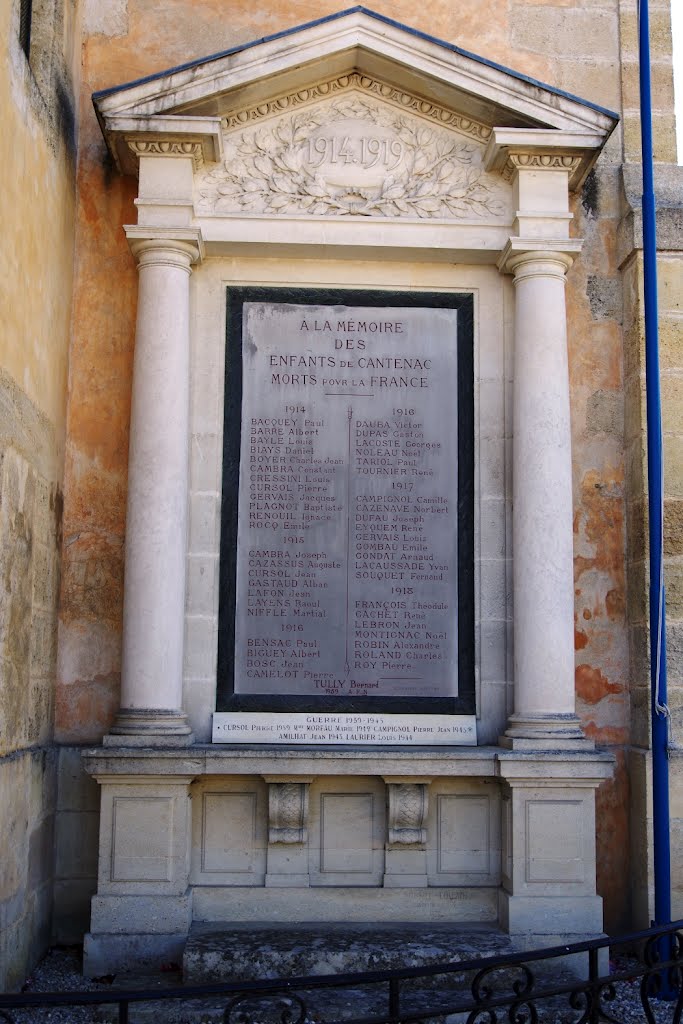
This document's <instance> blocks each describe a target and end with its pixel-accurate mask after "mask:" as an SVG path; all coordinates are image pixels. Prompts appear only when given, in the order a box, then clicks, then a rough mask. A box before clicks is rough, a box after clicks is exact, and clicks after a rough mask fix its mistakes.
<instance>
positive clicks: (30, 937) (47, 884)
mask: <svg viewBox="0 0 683 1024" xmlns="http://www.w3.org/2000/svg"><path fill="white" fill-rule="evenodd" d="M33 9H34V18H33V34H32V45H31V48H30V51H29V55H28V58H27V56H26V54H25V52H24V50H23V49H22V46H21V45H20V41H19V3H18V0H17V2H14V0H12V2H11V3H9V4H3V5H2V12H1V13H0V45H1V46H2V51H3V54H4V56H5V59H4V60H3V64H2V72H1V73H0V109H2V112H3V130H2V134H1V137H0V162H1V163H2V167H3V172H4V175H3V188H2V191H1V192H0V222H1V223H2V225H3V245H2V255H1V257H0V259H1V261H2V272H1V273H0V307H1V308H2V310H3V330H2V336H1V339H0V989H4V988H6V987H7V988H11V987H14V986H17V985H19V984H20V983H21V981H22V979H23V977H24V976H25V974H26V972H27V970H28V969H30V967H31V966H32V964H33V963H34V962H35V960H36V959H37V957H38V956H39V955H40V954H41V953H42V951H43V950H44V949H45V947H46V945H47V943H48V942H49V941H50V937H51V923H52V879H53V841H54V826H55V807H56V790H57V760H58V756H57V752H56V750H55V749H54V747H53V746H52V745H51V744H52V733H53V716H54V677H55V669H56V652H57V599H58V590H59V549H60V546H61V527H62V492H61V483H62V466H63V452H64V429H65V408H66V386H67V356H68V344H69V328H70V312H71V289H72V266H73V228H74V181H75V177H74V172H75V147H76V136H75V121H74V113H73V110H74V73H73V72H74V63H75V62H76V61H77V60H78V56H79V53H78V47H77V46H76V45H75V41H76V38H77V35H78V25H77V20H78V19H77V16H78V5H77V3H76V2H74V0H63V2H57V0H54V2H44V3H42V4H35V3H34V5H33Z"/></svg>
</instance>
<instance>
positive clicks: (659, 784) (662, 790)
mask: <svg viewBox="0 0 683 1024" xmlns="http://www.w3.org/2000/svg"><path fill="white" fill-rule="evenodd" d="M638 30H639V49H640V121H641V140H642V164H643V204H642V208H643V264H644V289H645V391H646V398H647V481H648V508H649V516H650V676H651V714H652V817H653V839H654V885H655V919H654V923H655V924H658V925H659V924H670V922H671V852H670V845H669V760H668V758H669V742H668V732H669V709H668V707H667V704H666V604H665V596H664V572H663V560H662V547H663V539H664V537H663V535H664V472H663V459H662V408H661V397H660V388H659V339H658V332H657V233H656V221H655V189H654V164H653V156H652V95H651V90H650V26H649V17H648V5H647V0H640V3H639V5H638ZM660 994H661V995H665V993H664V992H662V993H660Z"/></svg>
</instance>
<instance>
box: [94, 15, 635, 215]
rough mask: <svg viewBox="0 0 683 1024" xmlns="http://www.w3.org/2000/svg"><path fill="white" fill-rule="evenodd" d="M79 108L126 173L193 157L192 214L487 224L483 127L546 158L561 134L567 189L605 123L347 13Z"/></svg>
mask: <svg viewBox="0 0 683 1024" xmlns="http://www.w3.org/2000/svg"><path fill="white" fill-rule="evenodd" d="M93 99H94V103H95V109H96V111H97V115H98V118H99V120H100V123H101V125H102V129H103V132H104V135H105V138H106V140H107V143H108V145H109V147H110V149H111V152H112V154H113V156H114V158H115V160H116V162H117V164H118V166H119V167H120V169H121V170H122V171H123V172H124V173H136V172H137V162H138V159H139V157H140V156H141V155H150V154H155V153H156V154H164V153H165V154H169V155H173V154H177V155H190V156H192V158H193V161H194V167H195V172H196V176H197V182H196V185H197V199H196V202H197V207H198V210H199V209H201V210H202V211H203V212H204V215H207V214H208V215H215V214H219V213H224V214H227V215H232V214H235V213H242V214H245V213H249V212H251V213H268V214H272V213H276V212H282V213H287V214H297V213H312V212H313V211H315V212H316V213H324V214H326V215H340V216H348V215H365V216H367V215H372V216H376V217H399V216H406V217H408V216H415V217H419V218H425V217H426V218H434V217H438V218H440V219H446V220H448V219H453V218H457V219H462V218H467V219H475V220H476V219H477V218H479V217H481V216H482V215H485V216H486V218H487V219H488V220H492V219H493V220H496V219H498V217H499V216H500V215H502V213H503V211H502V207H501V206H500V204H501V203H502V204H504V205H505V203H506V199H505V196H504V194H503V193H502V192H501V178H504V177H505V166H506V160H507V156H508V150H509V146H508V147H507V149H506V154H505V160H501V154H500V152H499V148H500V147H497V144H496V139H495V137H494V136H495V132H496V130H501V129H506V130H511V131H512V132H513V133H515V132H517V133H523V134H524V135H525V137H529V138H527V139H526V151H527V158H528V156H529V152H530V151H531V152H532V157H533V145H534V136H536V135H537V134H538V135H539V136H540V135H542V136H543V137H544V142H545V143H546V145H545V149H547V142H548V138H549V136H559V135H560V134H562V137H563V139H564V143H565V145H564V148H559V149H557V146H558V138H557V137H555V138H553V140H552V142H553V146H554V147H555V149H556V150H557V153H558V158H562V159H565V161H570V163H569V164H566V166H568V167H569V169H570V171H571V179H570V180H571V184H572V186H573V187H576V186H577V185H578V184H579V183H580V181H581V180H582V179H583V178H584V177H585V174H586V173H587V172H588V170H589V168H590V166H591V165H592V162H593V161H594V159H595V158H596V156H597V153H598V152H599V150H600V149H601V148H602V145H604V142H605V141H606V139H607V137H608V136H609V134H610V132H611V131H612V129H613V128H614V126H615V124H616V121H617V117H616V115H614V114H612V113H610V112H609V111H606V110H603V109H602V108H600V107H597V106H595V105H594V104H591V103H588V102H586V101H584V100H580V99H578V98H577V97H574V96H570V95H568V94H566V93H563V92H561V91H559V90H556V89H553V88H551V87H549V86H545V85H543V84H542V83H539V82H536V81H533V80H532V79H529V78H527V77H525V76H524V75H521V74H519V73H517V72H515V71H512V70H510V69H508V68H503V67H501V66H499V65H496V64H493V63H491V62H490V61H487V60H486V59H484V58H482V57H478V56H476V55H474V54H471V53H468V52H466V51H464V50H461V49H459V48H458V47H456V46H453V45H452V44H449V43H444V42H441V41H439V40H437V39H433V38H432V37H430V36H426V35H424V34H423V33H420V32H416V31H414V30H412V29H409V28H407V27H405V26H403V25H400V24H399V23H397V22H395V21H393V20H391V19H388V18H385V17H383V16H381V15H378V14H375V13H373V12H371V11H366V10H365V9H363V8H361V7H355V8H352V9H350V10H348V11H344V12H341V13H339V14H337V15H332V16H329V17H326V18H322V19H320V20H319V21H316V22H311V23H309V24H307V25H303V26H300V27H298V28H295V29H291V30H289V31H287V32H283V33H279V34H278V35H275V36H272V37H270V38H266V39H263V40H259V41H257V42H255V43H252V44H248V45H245V46H241V47H237V48H235V49H234V50H229V51H225V52H223V53H219V54H215V55H213V56H211V57H207V58H205V59H203V60H198V61H194V62H192V63H189V64H187V65H184V66H182V67H179V68H173V69H171V70H169V71H166V72H161V73H159V74H156V75H152V76H150V77H149V78H146V79H142V80H140V81H138V82H132V83H129V84H126V85H123V86H116V87H115V88H112V89H109V90H104V91H102V92H99V93H96V94H95V96H94V97H93ZM501 172H503V173H502V174H501ZM409 174H411V175H412V178H411V184H410V187H407V185H406V182H407V178H408V175H409Z"/></svg>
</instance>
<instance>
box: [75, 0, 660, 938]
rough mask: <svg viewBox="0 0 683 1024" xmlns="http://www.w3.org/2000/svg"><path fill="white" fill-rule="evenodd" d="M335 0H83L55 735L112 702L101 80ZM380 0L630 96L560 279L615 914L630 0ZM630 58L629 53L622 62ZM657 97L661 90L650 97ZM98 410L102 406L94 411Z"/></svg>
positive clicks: (545, 71) (120, 508)
mask: <svg viewBox="0 0 683 1024" xmlns="http://www.w3.org/2000/svg"><path fill="white" fill-rule="evenodd" d="M340 6H342V5H340V4H337V3H335V2H334V0H318V2H316V3H315V4H313V3H310V2H290V3H277V4H275V3H274V4H269V5H266V6H265V7H256V8H254V7H253V6H252V5H249V4H246V3H242V2H241V0H230V2H228V3H227V4H226V2H225V0H202V2H201V3H197V2H196V0H174V2H173V3H170V4H166V5H164V7H163V9H160V8H159V5H155V4H151V3H149V2H148V0H115V2H114V0H112V2H109V3H107V4H101V3H100V2H99V0H88V2H87V4H86V9H85V13H84V39H83V62H84V63H83V88H82V91H81V98H80V104H79V114H78V117H79V124H80V131H81V146H80V150H79V165H78V183H79V186H78V187H79V202H78V209H77V261H76V281H75V293H74V303H75V307H74V308H75V315H74V341H73V349H72V356H71V367H70V397H69V414H68V441H67V448H66V465H65V521H64V537H65V543H64V557H63V582H62V595H61V608H60V645H59V667H58V685H57V694H56V728H57V735H58V737H59V738H60V740H61V741H62V742H65V743H82V742H90V741H95V740H97V739H99V737H100V736H101V735H102V734H103V732H105V731H106V729H107V727H108V725H109V723H110V722H111V720H112V717H113V715H114V712H115V710H116V707H117V704H118V687H119V672H120V633H121V596H122V575H123V568H122V561H123V537H124V528H125V497H126V464H127V448H128V421H129V405H130V371H131V365H132V350H133V339H134V316H135V294H136V272H135V269H134V265H133V260H132V258H131V256H130V254H129V252H128V248H127V245H126V241H125V238H124V235H123V232H122V230H121V224H124V223H133V222H134V221H135V208H134V206H133V198H134V196H135V191H136V184H135V182H133V181H132V180H126V179H122V178H121V177H120V176H119V175H118V174H117V172H116V171H115V170H114V169H113V168H112V166H111V164H110V162H109V160H108V158H107V156H106V152H105V147H104V143H103V140H102V137H101V134H100V131H99V128H98V126H97V123H96V120H95V117H94V114H93V111H92V106H91V100H90V94H91V92H92V91H93V90H96V89H101V88H105V87H108V86H112V85H116V84H119V83H122V82H125V81H129V80H131V79H134V78H137V77H139V76H142V75H145V74H148V73H150V72H154V71H159V70H162V69H164V68H167V67H169V66H171V65H173V64H177V63H182V62H185V61H187V60H190V59H192V58H195V57H201V56H203V55H206V54H208V53H212V52H216V51H218V50H220V49H225V48H228V47H231V46H234V45H236V44H239V43H242V42H246V41H249V40H252V39H255V38H258V37H261V36H263V35H265V34H269V33H273V32H276V31H278V30H282V29H286V28H289V27H292V26H293V25H295V24H299V23H302V22H304V21H307V20H310V19H314V18H317V17H320V16H323V15H325V14H328V13H332V12H333V11H335V10H337V9H338V8H339V7H340ZM372 6H373V7H374V9H376V10H377V11H378V12H380V13H383V14H386V15H388V16H390V17H392V18H395V19H397V20H399V21H403V22H405V23H407V24H409V25H413V26H415V27H416V28H418V29H422V30H423V31H426V32H428V33H431V34H433V35H436V36H438V37H441V38H443V39H447V40H452V41H453V42H455V43H457V44H458V45H460V46H462V47H465V48H467V49H470V50H472V51H474V52H476V53H479V54H483V55H485V56H486V57H488V58H490V59H492V60H495V61H499V62H501V63H503V64H506V65H509V66H511V67H513V68H515V69H517V70H520V71H522V72H525V73H526V74H528V75H531V76H533V77H536V78H539V79H541V80H542V81H545V82H548V83H550V84H552V85H555V86H558V87H560V88H562V89H566V90H568V91H571V92H574V93H576V94H578V95H580V96H583V97H585V98H586V99H589V100H592V101H594V102H596V103H599V104H602V105H604V106H607V107H609V108H611V109H615V110H620V109H621V107H622V99H623V106H624V108H625V110H626V116H625V119H624V129H625V132H626V136H625V139H624V135H623V134H622V129H621V128H619V129H618V130H617V132H616V133H615V136H614V137H613V138H612V140H611V141H610V143H609V145H608V148H607V150H606V151H605V153H604V154H603V156H602V158H601V161H600V164H599V168H598V170H597V172H596V174H595V175H594V176H593V177H592V178H591V179H590V180H589V182H588V183H587V185H586V188H585V189H584V192H583V194H582V195H581V196H579V197H577V199H576V203H575V208H574V215H575V222H574V232H575V233H576V235H578V236H581V237H584V238H585V239H586V243H585V247H584V253H583V255H582V257H581V259H580V260H579V261H578V262H577V264H576V265H575V267H574V268H573V269H572V271H571V272H570V275H569V284H568V305H569V316H570V372H571V385H572V415H573V420H572V425H573V441H574V502H575V510H576V519H575V526H576V537H575V539H576V570H575V576H576V598H577V603H576V611H577V625H576V648H577V694H578V707H579V712H580V714H581V716H582V719H583V722H584V724H585V727H586V730H587V732H588V733H589V734H590V735H591V736H593V737H594V738H595V739H596V741H597V742H598V743H599V744H601V745H608V746H610V747H611V748H613V749H614V750H615V752H616V753H617V772H616V774H615V778H614V780H613V781H612V782H611V783H608V784H606V785H605V786H604V787H603V788H602V789H601V791H600V794H599V798H598V800H599V803H598V815H599V818H598V820H599V822H600V827H599V851H598V864H599V879H600V883H599V887H600V891H601V892H602V893H603V894H604V896H605V898H606V911H607V922H608V925H609V926H610V927H619V926H621V925H623V924H625V923H626V922H627V920H628V916H629V912H630V900H629V886H628V881H627V879H628V871H629V852H628V843H627V835H628V812H627V800H628V788H629V782H628V776H627V769H626V762H627V751H628V746H629V742H630V727H631V726H630V721H631V719H630V711H629V704H630V696H629V682H630V677H629V646H628V632H627V593H626V573H625V562H624V554H625V545H626V528H625V510H626V506H625V487H626V482H625V481H626V478H627V471H626V460H625V449H624V426H623V424H624V406H623V392H622V389H623V383H624V368H623V358H622V345H623V339H622V323H621V321H622V308H623V304H622V295H621V289H622V283H621V277H620V272H619V259H618V257H617V247H616V238H617V226H618V223H619V218H620V215H621V213H620V209H619V206H618V195H619V190H618V181H619V166H620V164H621V161H622V160H623V159H624V157H626V158H627V159H630V160H633V159H636V158H637V155H638V150H637V139H636V138H635V136H634V131H635V127H634V125H635V122H636V115H635V106H636V103H637V96H636V93H635V92H634V88H635V87H636V86H635V85H634V82H636V81H637V74H636V72H637V69H636V65H635V53H636V51H635V45H636V44H635V37H634V35H633V27H634V23H635V10H636V7H635V0H633V2H631V0H624V2H622V3H619V0H595V2H592V3H591V4H590V5H586V4H585V2H583V0H557V2H534V0H512V2H508V0H490V3H489V4H488V5H487V7H486V9H485V13H484V12H483V10H482V7H481V4H480V3H479V2H478V0H465V2H463V3H460V4H458V5H455V6H454V5H452V4H447V3H444V2H441V0H435V2H432V3H430V4H428V5H424V6H423V7H419V6H418V7H416V6H415V5H414V4H411V3H408V2H407V0H392V2H390V3H389V2H385V0H375V2H373V4H372ZM652 11H653V44H654V49H653V56H654V62H655V75H656V80H657V81H658V82H659V83H660V84H659V86H658V87H657V90H656V95H657V97H658V100H657V101H658V102H661V105H662V110H661V111H658V112H656V118H655V123H656V129H657V155H658V158H659V159H662V160H671V159H673V156H672V153H673V149H672V147H673V134H672V132H673V128H672V115H671V113H670V106H669V104H670V95H671V72H670V58H669V53H670V38H669V30H668V20H667V19H668V13H667V11H668V0H657V2H656V3H654V4H653V5H652ZM622 58H623V60H624V64H623V65H620V60H621V59H622ZM660 97H661V101H660V99H659V98H660ZM104 409H106V415H103V410H104Z"/></svg>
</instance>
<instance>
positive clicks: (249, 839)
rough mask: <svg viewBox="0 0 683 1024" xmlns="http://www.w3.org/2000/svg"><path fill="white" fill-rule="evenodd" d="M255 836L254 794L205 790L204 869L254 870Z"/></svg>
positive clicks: (203, 816) (203, 820)
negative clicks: (208, 791) (206, 791)
mask: <svg viewBox="0 0 683 1024" xmlns="http://www.w3.org/2000/svg"><path fill="white" fill-rule="evenodd" d="M255 839H256V794H255V793H204V795H203V807H202V854H201V857H202V871H203V872H212V871H214V872H221V873H222V872H226V871H227V872H233V871H236V872H247V873H248V872H251V871H253V870H254V857H255V853H256V850H255Z"/></svg>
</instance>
